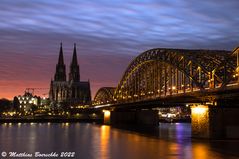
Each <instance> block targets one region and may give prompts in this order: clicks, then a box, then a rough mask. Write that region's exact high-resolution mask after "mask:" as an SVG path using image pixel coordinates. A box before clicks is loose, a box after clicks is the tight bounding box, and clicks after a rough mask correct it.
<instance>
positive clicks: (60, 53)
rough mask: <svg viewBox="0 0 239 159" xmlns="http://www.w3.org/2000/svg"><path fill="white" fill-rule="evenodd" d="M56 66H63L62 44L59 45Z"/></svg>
mask: <svg viewBox="0 0 239 159" xmlns="http://www.w3.org/2000/svg"><path fill="white" fill-rule="evenodd" d="M58 65H64V58H63V50H62V43H61V47H60V52H59V58H58Z"/></svg>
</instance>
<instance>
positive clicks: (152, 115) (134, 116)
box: [110, 110, 159, 126]
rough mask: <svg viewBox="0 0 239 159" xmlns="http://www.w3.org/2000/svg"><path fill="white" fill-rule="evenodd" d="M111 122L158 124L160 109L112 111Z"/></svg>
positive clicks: (116, 123)
mask: <svg viewBox="0 0 239 159" xmlns="http://www.w3.org/2000/svg"><path fill="white" fill-rule="evenodd" d="M110 120H111V124H112V125H119V124H126V125H127V124H129V125H147V126H158V122H159V117H158V111H155V110H127V111H125V110H124V111H123V110H121V111H118V110H117V111H112V112H111V118H110Z"/></svg>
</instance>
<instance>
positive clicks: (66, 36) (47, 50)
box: [0, 0, 239, 99]
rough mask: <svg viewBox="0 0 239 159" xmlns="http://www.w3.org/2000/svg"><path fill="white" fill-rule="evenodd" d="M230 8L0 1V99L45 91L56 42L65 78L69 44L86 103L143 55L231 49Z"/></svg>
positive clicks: (237, 21)
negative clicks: (87, 93) (86, 84)
mask: <svg viewBox="0 0 239 159" xmlns="http://www.w3.org/2000/svg"><path fill="white" fill-rule="evenodd" d="M238 6H239V1H238V0H217V1H215V0H206V1H198V0H190V1H188V0H140V1H139V0H138V1H136V0H92V1H91V0H87V1H83V0H50V1H49V0H34V1H30V0H17V1H9V0H0V98H8V99H12V98H13V97H14V96H15V95H21V94H23V93H24V91H25V89H26V88H49V84H50V80H51V78H53V77H54V73H55V65H56V63H57V59H58V54H59V47H60V43H61V42H62V43H63V51H64V59H65V64H66V67H67V73H69V65H70V61H71V58H72V53H73V45H74V43H76V44H77V54H78V62H79V64H80V73H81V80H83V81H84V80H88V79H89V80H90V82H91V90H92V97H94V94H95V92H96V91H97V90H98V89H99V88H100V87H104V86H117V83H118V82H119V81H120V79H121V77H122V75H123V73H124V71H125V70H126V68H127V66H128V65H129V63H130V61H132V60H133V59H134V58H135V57H136V56H138V55H139V54H140V53H142V52H143V51H146V50H148V49H152V48H161V47H162V48H186V49H223V50H233V49H234V48H235V47H237V46H238V45H239V29H238V26H239V16H238V15H239V9H238ZM45 93H48V90H41V91H40V90H35V94H37V95H43V94H45Z"/></svg>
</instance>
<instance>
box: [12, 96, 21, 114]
mask: <svg viewBox="0 0 239 159" xmlns="http://www.w3.org/2000/svg"><path fill="white" fill-rule="evenodd" d="M12 105H13V109H15V110H16V111H20V102H19V100H18V98H17V97H16V96H15V97H14V98H13V103H12Z"/></svg>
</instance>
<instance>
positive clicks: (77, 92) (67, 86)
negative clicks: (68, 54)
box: [49, 44, 91, 107]
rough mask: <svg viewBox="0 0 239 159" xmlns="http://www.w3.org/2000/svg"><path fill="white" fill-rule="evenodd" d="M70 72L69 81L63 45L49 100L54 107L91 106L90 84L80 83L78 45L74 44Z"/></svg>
mask: <svg viewBox="0 0 239 159" xmlns="http://www.w3.org/2000/svg"><path fill="white" fill-rule="evenodd" d="M69 71H70V72H69V78H68V79H69V80H66V67H65V64H64V58H63V49H62V44H61V46H60V52H59V58H58V63H57V65H56V72H55V76H54V79H53V80H51V83H50V91H49V98H50V100H51V102H52V105H53V106H54V107H55V105H56V106H65V105H67V106H68V107H69V106H80V105H89V104H90V103H91V91H90V82H89V81H80V67H79V64H78V60H77V52H76V44H74V49H73V56H72V61H71V64H70V69H69Z"/></svg>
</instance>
